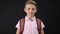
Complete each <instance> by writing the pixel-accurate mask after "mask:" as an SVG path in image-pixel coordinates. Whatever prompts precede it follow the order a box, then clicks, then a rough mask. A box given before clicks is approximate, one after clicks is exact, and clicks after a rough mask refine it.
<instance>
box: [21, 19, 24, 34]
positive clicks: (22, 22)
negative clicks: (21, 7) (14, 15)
mask: <svg viewBox="0 0 60 34" xmlns="http://www.w3.org/2000/svg"><path fill="white" fill-rule="evenodd" d="M24 24H25V18H21V19H20V34H22V33H23V30H24Z"/></svg>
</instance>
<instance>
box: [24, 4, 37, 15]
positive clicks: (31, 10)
mask: <svg viewBox="0 0 60 34" xmlns="http://www.w3.org/2000/svg"><path fill="white" fill-rule="evenodd" d="M24 11H25V12H26V14H29V15H34V14H35V13H36V12H37V8H36V6H35V5H33V4H26V5H25V8H24Z"/></svg>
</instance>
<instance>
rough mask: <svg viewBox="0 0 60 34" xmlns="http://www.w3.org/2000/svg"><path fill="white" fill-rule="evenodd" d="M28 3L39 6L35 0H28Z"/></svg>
mask: <svg viewBox="0 0 60 34" xmlns="http://www.w3.org/2000/svg"><path fill="white" fill-rule="evenodd" d="M27 4H33V5H34V6H36V8H37V3H36V2H35V1H34V0H28V1H27V2H26V3H25V5H27Z"/></svg>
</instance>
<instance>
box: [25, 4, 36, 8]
mask: <svg viewBox="0 0 60 34" xmlns="http://www.w3.org/2000/svg"><path fill="white" fill-rule="evenodd" d="M25 7H26V8H36V6H35V5H33V4H26V5H25Z"/></svg>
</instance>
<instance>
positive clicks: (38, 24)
mask: <svg viewBox="0 0 60 34" xmlns="http://www.w3.org/2000/svg"><path fill="white" fill-rule="evenodd" d="M36 23H37V29H38V32H39V34H41V20H40V19H39V18H36Z"/></svg>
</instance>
